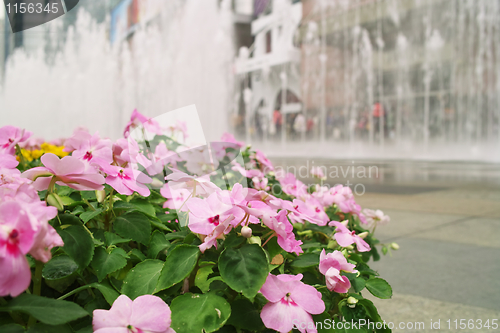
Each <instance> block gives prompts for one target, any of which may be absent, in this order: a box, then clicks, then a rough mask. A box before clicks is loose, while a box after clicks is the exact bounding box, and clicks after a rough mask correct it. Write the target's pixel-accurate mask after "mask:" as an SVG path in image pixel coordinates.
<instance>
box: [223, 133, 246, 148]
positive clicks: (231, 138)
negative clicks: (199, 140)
mask: <svg viewBox="0 0 500 333" xmlns="http://www.w3.org/2000/svg"><path fill="white" fill-rule="evenodd" d="M220 140H221V141H223V142H229V143H234V144H235V145H237V146H238V147H240V148H242V147H244V146H245V143H244V142H241V141H236V139H235V138H234V135H232V134H230V133H227V132H226V133H224V134H222V137H221V138H220Z"/></svg>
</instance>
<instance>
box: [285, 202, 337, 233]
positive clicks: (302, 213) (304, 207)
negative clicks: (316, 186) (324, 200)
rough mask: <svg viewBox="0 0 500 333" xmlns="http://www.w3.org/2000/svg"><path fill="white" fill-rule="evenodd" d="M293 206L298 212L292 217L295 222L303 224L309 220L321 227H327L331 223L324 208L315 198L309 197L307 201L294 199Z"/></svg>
mask: <svg viewBox="0 0 500 333" xmlns="http://www.w3.org/2000/svg"><path fill="white" fill-rule="evenodd" d="M293 205H294V208H295V210H296V212H294V213H293V214H291V215H290V218H291V219H292V220H293V221H296V222H302V221H304V220H307V221H309V222H311V223H314V224H317V225H320V226H324V225H326V224H327V223H328V221H329V218H328V215H326V213H325V210H324V208H323V206H322V205H321V204H320V203H319V201H318V200H316V199H315V198H314V197H311V196H309V197H308V198H307V199H306V200H305V201H302V200H300V199H294V200H293Z"/></svg>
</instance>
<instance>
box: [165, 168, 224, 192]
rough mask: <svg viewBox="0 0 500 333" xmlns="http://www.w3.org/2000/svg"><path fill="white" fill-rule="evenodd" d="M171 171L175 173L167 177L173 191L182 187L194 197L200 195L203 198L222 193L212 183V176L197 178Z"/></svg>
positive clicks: (174, 170)
mask: <svg viewBox="0 0 500 333" xmlns="http://www.w3.org/2000/svg"><path fill="white" fill-rule="evenodd" d="M171 169H172V171H173V173H171V174H170V175H168V176H167V180H168V181H169V184H170V188H171V189H173V188H175V189H177V188H181V187H182V188H185V189H187V190H189V191H190V192H191V193H193V196H194V195H200V196H203V197H208V196H209V195H210V194H212V193H214V192H218V191H220V188H219V187H217V185H215V184H214V183H212V182H211V181H210V175H205V176H200V177H195V176H190V175H188V174H187V173H184V172H182V171H179V170H176V169H173V168H171ZM170 182H172V183H170Z"/></svg>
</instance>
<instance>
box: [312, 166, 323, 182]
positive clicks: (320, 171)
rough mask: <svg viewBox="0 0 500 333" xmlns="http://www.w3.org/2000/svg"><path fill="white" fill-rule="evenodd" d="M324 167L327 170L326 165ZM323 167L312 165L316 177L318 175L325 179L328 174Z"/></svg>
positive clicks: (319, 177)
mask: <svg viewBox="0 0 500 333" xmlns="http://www.w3.org/2000/svg"><path fill="white" fill-rule="evenodd" d="M323 168H324V169H325V170H326V168H325V167H323ZM323 168H321V167H317V166H314V167H312V168H311V175H313V176H314V177H316V178H318V179H321V180H325V179H326V176H325V173H324V172H323Z"/></svg>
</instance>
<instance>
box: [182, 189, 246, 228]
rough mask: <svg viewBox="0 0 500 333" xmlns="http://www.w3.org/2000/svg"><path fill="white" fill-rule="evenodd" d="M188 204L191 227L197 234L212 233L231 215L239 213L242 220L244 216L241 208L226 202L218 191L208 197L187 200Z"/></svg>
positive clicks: (238, 215)
mask: <svg viewBox="0 0 500 333" xmlns="http://www.w3.org/2000/svg"><path fill="white" fill-rule="evenodd" d="M186 206H187V207H188V208H189V229H190V230H191V231H192V232H194V233H196V234H201V235H210V234H211V233H212V232H213V231H214V229H215V227H217V226H218V225H219V224H220V223H222V222H223V221H225V220H227V218H229V217H230V216H231V215H233V216H234V215H236V214H237V217H239V218H240V220H241V218H243V211H242V210H241V209H239V208H238V207H234V206H233V205H228V204H226V203H224V202H223V201H221V200H220V199H219V197H218V196H217V193H213V194H211V195H210V196H209V197H208V198H206V199H200V198H191V199H189V200H188V201H187V202H186ZM238 221H239V220H238ZM227 232H229V230H227ZM227 232H226V233H227Z"/></svg>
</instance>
